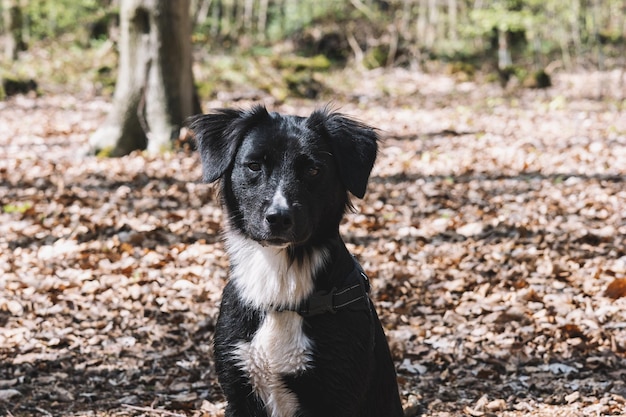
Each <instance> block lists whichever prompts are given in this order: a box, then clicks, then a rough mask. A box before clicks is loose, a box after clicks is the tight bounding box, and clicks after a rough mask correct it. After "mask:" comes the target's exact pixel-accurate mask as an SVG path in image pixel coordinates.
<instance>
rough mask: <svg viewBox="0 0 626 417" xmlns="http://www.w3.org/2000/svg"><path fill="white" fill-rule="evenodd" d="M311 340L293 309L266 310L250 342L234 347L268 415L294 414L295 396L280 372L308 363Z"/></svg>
mask: <svg viewBox="0 0 626 417" xmlns="http://www.w3.org/2000/svg"><path fill="white" fill-rule="evenodd" d="M311 349H312V343H311V341H310V340H309V338H308V337H306V335H305V334H304V332H303V331H302V317H301V316H300V315H299V314H297V313H294V312H290V311H285V312H271V313H268V314H267V315H266V316H265V318H264V319H263V322H262V324H261V326H260V327H259V330H258V331H257V332H256V334H255V335H254V338H253V339H252V341H251V342H250V343H241V344H240V345H239V346H238V347H237V349H236V350H235V355H236V357H237V359H238V361H239V367H240V368H241V369H242V370H244V371H245V372H246V374H247V375H248V377H249V378H250V383H251V384H252V387H253V388H254V391H255V393H256V394H257V395H258V396H259V397H260V398H261V399H262V400H263V402H264V403H265V406H266V409H267V412H268V414H269V415H270V416H271V417H294V416H295V415H296V413H297V411H298V407H299V404H298V399H297V397H296V395H295V394H294V393H293V392H292V391H291V390H289V388H287V387H286V386H285V384H284V382H283V379H282V377H283V376H284V375H293V374H297V373H300V372H303V371H305V370H306V369H307V366H308V365H309V363H310V362H311Z"/></svg>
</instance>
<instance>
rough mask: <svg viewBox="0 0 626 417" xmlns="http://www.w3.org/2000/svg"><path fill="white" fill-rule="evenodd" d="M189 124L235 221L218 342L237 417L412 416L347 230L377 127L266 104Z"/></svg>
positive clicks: (230, 410)
mask: <svg viewBox="0 0 626 417" xmlns="http://www.w3.org/2000/svg"><path fill="white" fill-rule="evenodd" d="M188 126H189V128H190V130H191V131H192V132H193V135H194V136H195V138H196V141H197V146H198V150H199V153H200V160H201V163H202V173H203V179H204V181H205V182H209V183H211V182H214V181H219V184H220V192H219V194H220V196H221V200H222V205H223V207H224V208H225V215H226V216H227V222H226V223H227V224H226V226H225V230H224V239H225V247H226V251H227V253H228V256H229V258H230V264H231V267H230V279H229V281H228V283H227V285H226V287H225V288H224V291H223V296H222V302H221V306H220V313H219V316H218V319H217V323H216V328H215V338H214V354H215V362H216V370H217V374H218V380H219V383H220V385H221V387H222V390H223V392H224V395H225V396H226V400H227V405H226V411H225V415H226V417H242V416H255V417H313V416H319V417H333V416H336V417H351V416H354V417H357V416H358V417H400V416H402V415H403V410H402V405H401V401H400V396H399V393H398V385H397V381H396V373H395V368H394V364H393V361H392V358H391V355H390V352H389V347H388V344H387V340H386V338H385V334H384V332H383V328H382V326H381V323H380V321H379V319H378V316H377V314H376V311H375V309H374V306H373V304H372V302H371V301H370V299H369V296H368V292H369V282H368V280H367V277H366V275H365V274H364V272H363V270H362V268H361V267H360V266H359V264H358V263H357V262H356V261H355V259H354V257H353V256H352V255H351V254H350V253H349V252H348V250H347V248H346V245H345V244H344V242H343V240H342V238H341V236H340V234H339V224H340V222H341V220H342V218H343V215H344V213H345V212H346V211H347V210H349V209H351V208H352V205H351V203H350V195H349V194H352V195H353V196H355V197H357V198H363V196H364V194H365V191H366V186H367V181H368V178H369V175H370V171H371V169H372V167H373V165H374V161H375V159H376V154H377V147H378V141H379V138H378V134H377V132H376V130H375V129H373V128H371V127H368V126H367V125H365V124H362V123H360V122H358V121H355V120H353V119H351V118H349V117H346V116H344V115H342V114H340V113H336V112H334V111H332V110H330V109H327V108H324V109H320V110H316V111H314V112H313V113H312V114H311V115H310V116H309V117H299V116H292V115H282V114H279V113H274V112H268V111H267V109H266V108H265V107H264V106H260V105H257V106H254V107H252V108H250V109H249V110H233V109H219V110H215V111H213V112H212V113H209V114H205V115H199V116H194V117H192V118H191V119H190V120H189V122H188Z"/></svg>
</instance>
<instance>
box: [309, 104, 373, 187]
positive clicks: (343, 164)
mask: <svg viewBox="0 0 626 417" xmlns="http://www.w3.org/2000/svg"><path fill="white" fill-rule="evenodd" d="M307 123H308V126H309V128H311V129H312V130H314V131H317V132H318V133H320V134H322V135H325V136H327V137H328V139H329V143H330V146H331V149H332V152H333V156H334V157H335V159H336V161H337V166H338V168H339V175H340V177H341V180H342V181H343V183H344V185H345V186H346V188H347V189H348V191H350V192H351V193H352V194H353V195H354V196H355V197H358V198H363V196H364V195H365V190H366V188H367V180H368V178H369V175H370V172H371V171H372V167H373V166H374V161H375V160H376V153H377V150H378V139H379V138H378V134H377V133H376V130H375V129H374V128H372V127H369V126H367V125H365V124H363V123H361V122H358V121H356V120H354V119H351V118H349V117H346V116H344V115H342V114H340V113H334V112H330V111H328V110H327V109H322V110H316V111H314V112H313V113H312V114H311V116H309V119H308V121H307Z"/></svg>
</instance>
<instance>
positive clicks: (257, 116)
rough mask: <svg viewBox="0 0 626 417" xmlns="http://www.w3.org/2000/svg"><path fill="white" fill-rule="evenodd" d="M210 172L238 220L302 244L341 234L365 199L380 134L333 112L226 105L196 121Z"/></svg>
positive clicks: (267, 239)
mask: <svg viewBox="0 0 626 417" xmlns="http://www.w3.org/2000/svg"><path fill="white" fill-rule="evenodd" d="M190 128H191V129H192V131H193V132H194V134H195V136H196V138H197V141H198V146H199V149H200V154H201V159H202V166H203V173H204V178H205V180H206V181H208V182H212V181H215V180H218V179H221V180H222V184H221V185H222V188H221V190H222V196H223V199H224V204H225V206H226V209H227V212H228V213H227V214H228V216H229V222H230V225H231V227H234V228H236V229H237V230H239V231H240V232H241V233H242V234H243V235H245V236H246V237H248V238H250V239H253V240H255V241H257V242H259V243H261V244H263V245H272V246H277V247H288V246H291V247H297V246H299V245H304V244H306V245H311V244H316V243H318V242H321V241H323V240H324V239H327V238H330V237H333V236H335V235H336V234H337V233H338V227H339V222H340V221H341V217H342V215H343V213H344V211H345V210H346V208H347V207H348V206H349V196H348V192H351V193H352V194H353V195H355V196H357V197H359V198H361V197H363V195H364V193H365V188H366V185H367V179H368V177H369V173H370V171H371V169H372V166H373V164H374V160H375V158H376V148H377V135H376V133H375V131H374V130H373V129H371V128H369V127H367V126H365V125H363V124H360V123H358V122H355V121H353V120H351V119H348V118H346V117H344V116H342V115H339V114H336V113H330V112H328V111H316V112H314V113H313V114H312V115H311V116H310V117H308V118H303V117H297V116H285V115H280V114H277V113H268V112H267V111H266V110H265V108H263V107H255V108H253V109H251V110H249V111H236V110H219V111H217V112H215V113H212V114H207V115H202V116H196V117H194V118H193V119H192V120H191V123H190Z"/></svg>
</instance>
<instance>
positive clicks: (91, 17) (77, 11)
mask: <svg viewBox="0 0 626 417" xmlns="http://www.w3.org/2000/svg"><path fill="white" fill-rule="evenodd" d="M107 10H108V8H107V7H105V6H103V5H102V1H98V0H54V1H52V0H30V1H28V2H26V3H25V6H24V15H25V16H26V19H27V21H28V31H29V34H30V37H31V38H34V39H48V38H55V37H57V36H59V35H62V34H65V33H70V32H77V31H87V30H88V29H89V27H90V26H91V25H93V24H94V22H96V21H97V20H98V19H100V18H101V17H102V16H103V15H105V14H106V13H107Z"/></svg>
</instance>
